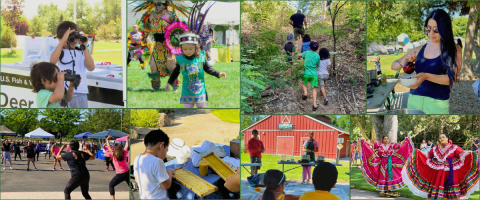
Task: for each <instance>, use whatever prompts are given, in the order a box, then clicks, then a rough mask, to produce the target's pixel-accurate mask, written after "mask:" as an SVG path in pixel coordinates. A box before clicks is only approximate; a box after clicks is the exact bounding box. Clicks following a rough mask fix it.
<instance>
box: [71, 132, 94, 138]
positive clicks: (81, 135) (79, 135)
mask: <svg viewBox="0 0 480 200" xmlns="http://www.w3.org/2000/svg"><path fill="white" fill-rule="evenodd" d="M92 134H93V133H90V132H85V133H80V134H78V135H75V136H73V137H74V138H88V136H89V135H92Z"/></svg>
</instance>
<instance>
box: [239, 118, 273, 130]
mask: <svg viewBox="0 0 480 200" xmlns="http://www.w3.org/2000/svg"><path fill="white" fill-rule="evenodd" d="M265 117H268V115H242V116H240V131H241V130H243V129H246V128H247V127H249V126H251V125H252V124H255V123H257V122H259V121H260V120H262V119H264V118H265Z"/></svg>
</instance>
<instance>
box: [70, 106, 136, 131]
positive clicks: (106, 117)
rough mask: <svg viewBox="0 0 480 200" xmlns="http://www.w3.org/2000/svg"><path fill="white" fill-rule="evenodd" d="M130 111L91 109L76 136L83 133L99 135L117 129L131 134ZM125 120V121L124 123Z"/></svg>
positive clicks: (87, 111) (85, 115)
mask: <svg viewBox="0 0 480 200" xmlns="http://www.w3.org/2000/svg"><path fill="white" fill-rule="evenodd" d="M129 112H130V111H129V110H122V109H90V110H86V111H85V112H84V113H83V115H84V119H85V121H83V122H82V123H81V125H80V126H79V127H80V128H79V131H80V132H78V133H76V134H80V133H83V132H87V131H88V132H91V133H98V132H101V131H104V130H107V129H115V130H119V131H122V132H125V133H128V132H129V118H130V113H129ZM122 119H123V121H122Z"/></svg>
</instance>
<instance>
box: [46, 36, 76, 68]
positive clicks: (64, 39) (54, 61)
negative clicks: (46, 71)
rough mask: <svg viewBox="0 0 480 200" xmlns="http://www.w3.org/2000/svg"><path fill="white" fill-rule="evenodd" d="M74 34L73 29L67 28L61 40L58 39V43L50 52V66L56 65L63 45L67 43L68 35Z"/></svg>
mask: <svg viewBox="0 0 480 200" xmlns="http://www.w3.org/2000/svg"><path fill="white" fill-rule="evenodd" d="M73 32H75V29H70V28H68V30H67V32H65V34H64V35H63V37H62V39H60V43H58V45H57V47H55V49H54V50H53V52H52V55H50V63H52V64H57V62H58V59H59V58H60V54H61V53H62V51H63V45H64V44H66V43H67V42H68V41H67V40H68V36H69V35H70V33H73Z"/></svg>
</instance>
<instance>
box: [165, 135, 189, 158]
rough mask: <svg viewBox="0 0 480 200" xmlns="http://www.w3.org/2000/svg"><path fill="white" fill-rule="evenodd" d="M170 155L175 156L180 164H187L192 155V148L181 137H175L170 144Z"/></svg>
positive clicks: (168, 153)
mask: <svg viewBox="0 0 480 200" xmlns="http://www.w3.org/2000/svg"><path fill="white" fill-rule="evenodd" d="M167 155H168V156H171V157H175V159H176V160H177V163H178V164H185V163H186V162H187V161H188V158H189V157H190V148H189V147H188V146H187V145H185V141H183V140H182V139H180V138H173V140H172V142H170V145H168V152H167Z"/></svg>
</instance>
